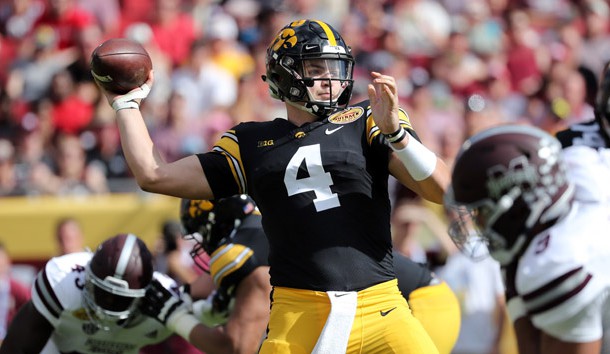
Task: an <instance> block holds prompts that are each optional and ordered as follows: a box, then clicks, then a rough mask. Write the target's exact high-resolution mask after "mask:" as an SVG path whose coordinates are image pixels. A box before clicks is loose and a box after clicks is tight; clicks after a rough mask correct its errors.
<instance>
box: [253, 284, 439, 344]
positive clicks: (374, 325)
mask: <svg viewBox="0 0 610 354" xmlns="http://www.w3.org/2000/svg"><path fill="white" fill-rule="evenodd" d="M356 295H357V302H356V306H355V316H354V318H353V324H352V326H351V330H350V329H349V328H348V329H347V330H348V331H349V340H348V342H347V351H346V352H347V353H354V354H355V353H366V354H374V353H379V354H388V353H403V354H434V353H438V351H437V349H436V347H435V345H434V343H433V342H432V340H431V339H430V336H429V335H428V334H427V333H426V331H425V330H424V328H423V326H422V325H421V323H420V322H419V321H418V320H417V319H415V317H413V315H412V314H411V310H410V309H409V305H408V304H407V301H406V300H405V299H404V297H403V296H402V295H401V293H400V291H399V290H398V286H397V281H396V279H394V280H391V281H388V282H385V283H381V284H377V285H375V286H372V287H370V288H367V289H364V290H361V291H359V292H358V293H357V294H356ZM330 309H331V304H330V299H329V294H327V293H326V292H320V291H311V290H301V289H291V288H281V287H275V288H274V290H273V296H272V299H271V316H270V319H269V326H268V335H267V338H266V339H265V341H264V342H263V344H262V346H261V349H260V351H259V353H261V354H289V353H290V354H310V353H312V351H313V349H314V347H316V343H317V341H318V338H319V337H320V334H321V332H322V329H323V328H324V324H325V323H326V320H327V317H328V315H329V313H330ZM332 354H335V353H332ZM337 354H339V353H337Z"/></svg>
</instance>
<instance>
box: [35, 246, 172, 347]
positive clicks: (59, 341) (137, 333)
mask: <svg viewBox="0 0 610 354" xmlns="http://www.w3.org/2000/svg"><path fill="white" fill-rule="evenodd" d="M92 257H93V253H90V252H79V253H72V254H68V255H65V256H61V257H55V258H52V259H51V260H49V261H48V262H47V264H46V265H45V267H44V269H43V270H42V271H41V272H40V273H39V274H38V276H37V277H36V281H35V282H34V284H33V286H32V302H33V304H34V306H35V307H36V309H37V310H38V312H40V313H41V314H42V315H43V316H44V317H45V318H46V319H47V320H48V321H49V322H50V323H51V325H53V327H54V328H55V329H54V331H53V333H52V335H51V338H50V340H49V342H48V343H47V346H45V349H44V350H43V353H59V352H62V353H70V352H78V353H83V354H84V353H105V354H137V353H138V352H139V349H140V348H141V347H143V346H146V345H148V344H154V343H159V342H161V341H163V340H164V339H166V338H167V337H169V336H170V335H171V334H172V333H171V332H170V331H169V330H168V329H166V328H165V326H163V325H162V324H161V323H159V322H158V321H157V320H155V319H154V318H151V317H148V316H144V315H141V316H139V318H137V319H135V320H134V321H132V322H131V324H130V325H128V326H127V327H121V326H118V325H117V326H114V327H111V328H110V330H108V331H106V330H103V329H100V328H99V327H97V326H96V325H95V324H93V323H92V322H91V321H90V320H89V317H88V316H87V313H86V312H85V309H84V308H83V301H82V291H83V287H84V284H85V266H86V265H87V263H88V262H89V260H91V258H92ZM154 277H155V278H156V279H158V280H159V281H160V282H161V283H162V284H164V285H165V286H167V287H168V288H169V287H170V286H174V285H175V282H174V281H173V280H172V279H171V278H169V277H167V276H166V275H163V274H161V273H157V272H155V273H154Z"/></svg>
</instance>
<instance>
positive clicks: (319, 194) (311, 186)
mask: <svg viewBox="0 0 610 354" xmlns="http://www.w3.org/2000/svg"><path fill="white" fill-rule="evenodd" d="M303 162H305V167H306V168H307V172H308V173H309V177H304V178H297V174H298V172H299V167H300V166H301V165H302V164H303ZM284 184H285V185H286V190H287V191H288V196H293V195H295V194H299V193H305V192H310V191H313V192H314V193H315V194H316V198H315V199H314V200H313V203H314V205H315V207H316V210H317V211H323V210H326V209H331V208H336V207H338V206H340V205H341V204H340V203H339V197H338V196H337V193H333V192H332V191H331V190H330V186H332V185H333V179H332V178H331V177H330V173H329V172H326V171H324V167H323V166H322V154H321V153H320V144H315V145H308V146H302V147H300V148H299V149H298V150H297V152H296V153H295V154H294V155H293V156H292V158H291V159H290V162H288V166H287V167H286V173H285V174H284Z"/></svg>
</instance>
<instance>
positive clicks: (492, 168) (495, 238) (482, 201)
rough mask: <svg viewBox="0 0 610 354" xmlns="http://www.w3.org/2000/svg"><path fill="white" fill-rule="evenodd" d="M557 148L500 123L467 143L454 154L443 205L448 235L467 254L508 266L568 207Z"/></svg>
mask: <svg viewBox="0 0 610 354" xmlns="http://www.w3.org/2000/svg"><path fill="white" fill-rule="evenodd" d="M560 151H561V145H560V143H559V141H557V140H556V139H555V138H554V137H552V136H551V135H549V134H547V133H546V132H544V131H542V130H540V129H538V128H534V127H531V126H525V125H505V126H498V127H494V128H491V129H487V130H485V131H482V132H480V133H478V134H476V135H474V136H473V137H471V138H470V139H468V140H466V142H465V143H464V144H463V146H462V148H461V150H460V151H459V152H458V155H457V158H456V161H455V165H454V168H453V172H452V181H451V187H450V188H449V190H448V191H447V193H446V195H445V205H446V206H447V207H448V208H449V211H450V212H453V215H452V216H454V217H456V221H454V222H453V223H452V224H451V226H450V228H449V234H450V236H451V238H452V239H453V241H454V242H455V243H456V245H457V246H458V247H459V248H460V249H461V250H462V251H464V252H465V253H467V254H469V255H470V256H475V258H476V256H481V255H484V254H486V252H487V250H485V246H486V247H487V249H488V250H489V253H491V255H492V257H493V258H495V259H496V260H498V261H499V262H500V264H502V265H506V264H509V263H510V262H511V261H512V260H513V259H514V258H515V256H517V255H518V254H519V252H520V251H521V250H522V249H524V247H525V246H526V245H527V244H528V243H529V240H530V239H531V238H532V237H533V236H535V235H536V234H538V233H539V232H541V231H542V230H544V229H545V228H547V227H549V226H550V225H551V224H552V223H553V222H555V221H556V220H557V219H558V218H560V217H561V216H562V215H564V214H565V213H567V211H569V209H570V204H571V200H572V195H573V186H572V185H571V184H570V183H569V182H568V181H567V179H566V175H565V171H564V167H563V164H562V162H561V157H560Z"/></svg>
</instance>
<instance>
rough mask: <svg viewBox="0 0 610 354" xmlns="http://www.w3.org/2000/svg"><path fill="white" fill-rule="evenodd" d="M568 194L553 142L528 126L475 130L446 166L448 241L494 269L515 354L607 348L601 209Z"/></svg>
mask: <svg viewBox="0 0 610 354" xmlns="http://www.w3.org/2000/svg"><path fill="white" fill-rule="evenodd" d="M573 194H574V186H573V184H572V182H571V181H570V180H569V179H568V178H567V176H566V171H565V166H564V164H563V161H562V155H561V144H560V143H559V141H557V140H556V139H555V138H554V137H553V136H551V135H549V134H547V133H545V132H543V131H542V130H540V129H537V128H534V127H530V126H511V125H508V126H500V127H495V128H491V129H489V130H486V131H483V132H481V133H479V134H476V135H475V136H473V137H471V138H470V139H468V140H467V141H466V142H465V143H464V145H463V147H462V148H461V150H460V151H459V153H458V155H457V158H456V161H455V165H454V168H453V172H452V182H451V188H450V189H449V190H448V192H447V194H446V204H447V207H448V208H451V210H453V211H455V213H456V215H457V216H458V217H457V218H456V220H455V221H454V222H453V223H452V225H451V227H450V229H449V233H450V236H451V237H452V239H453V240H454V242H455V243H456V245H457V246H458V247H460V248H461V249H462V250H466V249H468V250H472V251H473V253H477V250H478V251H480V250H481V249H483V248H484V247H477V245H481V244H482V243H483V244H485V245H486V246H487V248H488V249H489V253H490V254H491V256H492V257H493V258H495V259H496V260H497V261H498V262H499V263H500V265H501V266H502V269H503V272H504V273H505V277H504V278H505V282H506V284H505V285H506V298H507V307H508V312H509V315H510V316H511V319H512V321H513V324H514V328H515V333H516V336H517V341H518V346H519V353H521V354H530V353H531V354H534V353H536V354H554V353H562V354H576V353H578V354H589V353H591V354H592V353H596V354H598V353H601V352H602V350H603V353H608V350H610V347H608V346H607V344H606V345H604V342H605V341H608V339H609V338H608V337H605V336H604V332H606V331H608V329H610V298H609V297H608V295H609V294H610V277H608V275H607V274H608V268H609V266H610V264H609V263H608V262H609V260H610V238H608V237H607V232H608V231H607V230H609V229H610V221H609V218H608V206H607V204H606V203H592V202H581V201H579V200H578V199H575V198H573ZM478 253H480V252H478Z"/></svg>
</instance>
